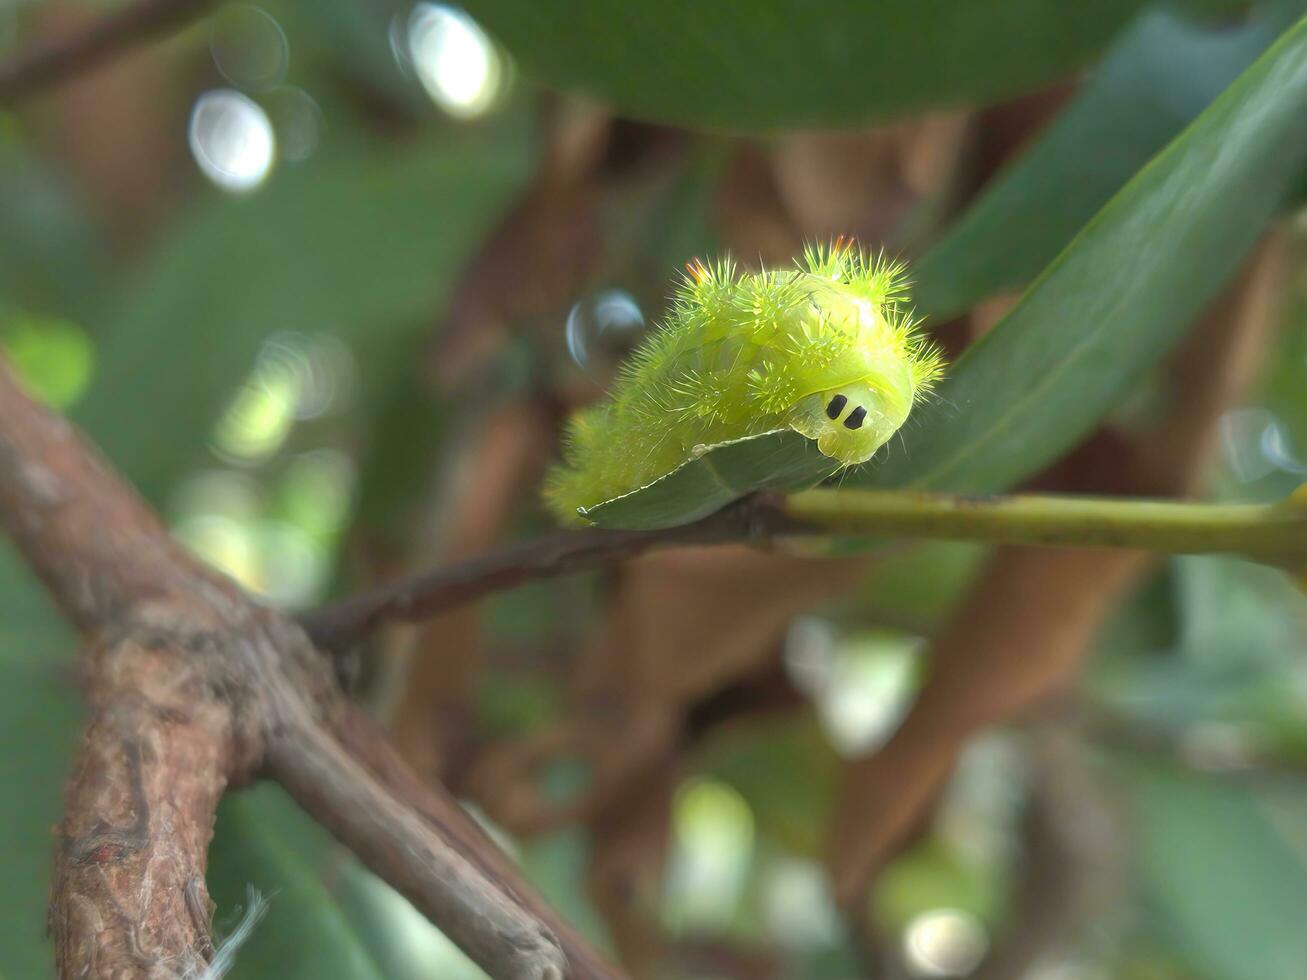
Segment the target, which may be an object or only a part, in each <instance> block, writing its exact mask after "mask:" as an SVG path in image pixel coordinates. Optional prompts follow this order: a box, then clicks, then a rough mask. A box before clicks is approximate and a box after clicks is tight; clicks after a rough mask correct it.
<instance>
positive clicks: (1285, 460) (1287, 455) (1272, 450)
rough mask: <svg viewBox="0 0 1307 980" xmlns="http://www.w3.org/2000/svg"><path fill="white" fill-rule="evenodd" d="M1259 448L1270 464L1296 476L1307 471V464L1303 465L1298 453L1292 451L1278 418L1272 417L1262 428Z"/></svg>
mask: <svg viewBox="0 0 1307 980" xmlns="http://www.w3.org/2000/svg"><path fill="white" fill-rule="evenodd" d="M1261 448H1262V455H1263V456H1265V457H1266V461H1267V462H1268V463H1270V464H1271V465H1272V466H1275V467H1276V468H1278V469H1281V470H1284V471H1285V472H1286V473H1293V474H1296V475H1298V476H1302V475H1303V474H1305V473H1307V465H1304V463H1303V461H1302V460H1301V459H1300V458H1299V457H1298V454H1297V453H1295V452H1294V450H1293V446H1292V445H1290V443H1289V436H1288V435H1287V434H1286V433H1285V431H1284V426H1283V425H1281V424H1280V420H1279V419H1276V418H1272V419H1271V421H1270V423H1269V424H1267V426H1266V428H1265V429H1263V430H1262V439H1261Z"/></svg>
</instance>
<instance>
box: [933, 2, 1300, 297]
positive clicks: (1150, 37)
mask: <svg viewBox="0 0 1307 980" xmlns="http://www.w3.org/2000/svg"><path fill="white" fill-rule="evenodd" d="M1290 8H1292V9H1294V10H1298V11H1301V9H1302V3H1301V2H1298V0H1293V2H1291V3H1288V4H1285V3H1281V4H1278V5H1277V6H1276V7H1274V8H1272V9H1263V10H1261V11H1260V12H1259V16H1258V17H1256V18H1255V19H1253V20H1250V21H1249V22H1248V23H1246V24H1242V25H1240V26H1238V27H1233V28H1231V27H1221V28H1217V27H1210V26H1205V25H1201V24H1197V23H1194V22H1192V21H1188V20H1185V19H1182V18H1180V17H1177V16H1176V15H1175V14H1172V13H1169V12H1165V11H1155V12H1151V13H1149V14H1148V15H1146V16H1144V17H1143V18H1141V19H1140V21H1139V22H1138V23H1137V24H1136V25H1135V26H1134V27H1133V28H1132V29H1131V30H1130V31H1129V32H1128V33H1127V34H1126V35H1125V36H1124V37H1123V38H1122V39H1121V40H1120V41H1119V42H1118V43H1117V44H1116V45H1114V47H1113V49H1112V51H1111V52H1110V53H1109V54H1108V56H1107V57H1106V58H1105V59H1104V60H1103V64H1102V66H1101V67H1100V68H1099V69H1098V70H1097V71H1096V72H1095V74H1094V77H1093V78H1092V79H1091V80H1090V81H1089V82H1088V83H1087V84H1086V85H1085V87H1084V88H1083V89H1082V91H1081V92H1080V93H1079V94H1078V95H1077V96H1076V98H1075V100H1074V101H1073V102H1072V103H1071V104H1070V105H1068V106H1067V108H1066V109H1065V110H1064V111H1063V112H1062V113H1061V114H1060V115H1059V116H1058V118H1057V121H1056V122H1055V123H1053V125H1052V126H1051V127H1050V128H1049V129H1048V131H1047V132H1045V133H1044V134H1042V135H1041V136H1040V138H1039V140H1038V142H1036V143H1035V145H1034V146H1033V147H1032V148H1031V149H1030V150H1029V151H1028V152H1026V153H1025V154H1024V155H1023V156H1022V157H1021V158H1020V159H1019V160H1017V161H1016V162H1015V163H1014V164H1013V165H1012V166H1010V167H1009V168H1008V169H1007V170H1006V171H1004V172H1003V173H1002V174H1001V175H1000V176H999V177H998V178H996V179H995V181H994V182H993V183H992V184H991V185H990V186H989V188H988V189H987V190H986V191H985V193H984V194H983V195H982V196H981V197H980V199H979V200H978V201H977V202H976V203H975V204H973V205H972V206H971V208H970V209H969V210H968V211H967V213H966V214H965V215H963V216H962V218H961V219H960V220H959V221H958V222H957V223H956V224H955V225H954V226H953V227H952V228H951V229H950V230H949V232H948V234H947V235H945V236H944V238H943V239H941V240H940V241H939V242H938V243H937V244H936V245H935V246H934V247H933V248H932V249H931V250H930V251H929V252H927V253H926V254H925V255H924V256H923V257H922V259H921V261H920V262H919V263H917V265H916V266H915V268H914V269H913V275H914V278H915V280H916V286H915V288H914V289H913V299H914V301H915V302H916V305H917V308H918V310H920V311H921V312H922V313H924V314H926V315H928V316H930V317H932V318H940V317H948V316H953V315H955V314H958V313H961V312H963V311H965V310H967V309H968V308H970V307H971V306H972V305H973V304H975V303H976V302H977V301H979V300H982V299H985V298H986V297H989V296H992V295H993V294H995V293H998V292H1000V291H1003V290H1007V289H1015V288H1019V287H1022V286H1025V285H1026V284H1027V283H1029V282H1030V280H1032V279H1033V278H1034V277H1035V276H1037V275H1038V274H1039V272H1040V270H1041V269H1043V268H1044V266H1046V265H1047V264H1048V263H1049V262H1051V261H1052V260H1053V258H1054V257H1056V255H1057V253H1058V252H1060V251H1061V250H1062V249H1063V248H1064V247H1065V246H1066V244H1067V243H1068V242H1069V241H1071V239H1072V238H1074V237H1075V234H1076V232H1078V231H1079V230H1080V229H1081V227H1083V226H1084V224H1085V222H1087V221H1088V220H1089V219H1090V218H1091V217H1093V215H1094V212H1096V211H1097V210H1098V209H1099V208H1101V207H1102V206H1103V205H1104V204H1106V203H1107V202H1108V201H1109V200H1110V199H1111V197H1112V195H1113V194H1115V193H1116V192H1117V191H1118V190H1120V189H1121V187H1122V186H1123V185H1124V184H1125V183H1126V181H1127V180H1129V179H1130V177H1131V176H1132V175H1133V174H1134V173H1135V171H1137V170H1138V169H1139V168H1140V167H1142V166H1143V165H1144V164H1145V163H1147V162H1148V160H1149V158H1150V157H1152V156H1153V155H1154V154H1155V153H1157V152H1158V151H1159V150H1161V149H1162V148H1163V147H1165V146H1166V144H1167V143H1168V142H1169V141H1170V140H1171V139H1172V138H1174V137H1175V136H1176V134H1177V133H1179V132H1180V130H1181V129H1183V128H1184V127H1185V126H1186V125H1188V124H1189V123H1190V122H1191V121H1192V120H1193V119H1194V117H1196V116H1197V115H1198V114H1199V113H1200V112H1201V111H1202V110H1203V109H1204V108H1206V107H1207V105H1208V104H1210V103H1211V101H1212V100H1213V99H1214V98H1216V97H1217V96H1218V95H1219V94H1220V93H1221V91H1222V90H1223V89H1224V88H1226V86H1228V85H1229V84H1230V83H1231V82H1233V81H1234V80H1235V78H1237V77H1238V75H1239V73H1240V72H1241V71H1243V70H1244V69H1245V68H1247V67H1248V65H1250V64H1251V63H1252V62H1253V61H1254V60H1255V59H1256V58H1257V56H1258V55H1260V54H1261V53H1262V52H1263V51H1264V50H1266V48H1267V46H1268V45H1270V43H1271V42H1272V41H1274V40H1275V38H1276V36H1277V35H1278V34H1279V32H1280V31H1282V30H1283V29H1284V28H1285V27H1286V26H1288V24H1289V23H1290V22H1291V20H1292V15H1291V13H1290Z"/></svg>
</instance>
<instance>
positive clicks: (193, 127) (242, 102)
mask: <svg viewBox="0 0 1307 980" xmlns="http://www.w3.org/2000/svg"><path fill="white" fill-rule="evenodd" d="M190 144H191V153H192V154H193V155H194V156H195V162H196V163H197V164H199V167H200V171H201V172H202V173H203V174H204V176H206V177H208V178H209V180H211V181H213V183H215V184H217V185H218V186H219V187H221V188H222V189H223V190H225V191H230V192H232V193H237V194H239V193H244V192H246V191H251V190H253V189H254V188H256V187H258V186H259V185H260V184H261V183H263V181H264V179H265V178H266V177H267V176H268V172H269V171H270V170H271V169H272V160H273V156H274V153H275V146H276V143H275V140H274V138H273V133H272V123H271V121H270V120H269V119H268V116H267V113H265V112H264V111H263V109H261V108H260V107H259V106H258V105H257V104H256V103H255V102H252V101H251V100H250V99H248V98H247V97H245V96H244V95H241V93H239V92H235V91H233V90H231V89H218V90H216V91H212V92H205V93H204V94H203V95H201V96H200V97H199V98H198V99H197V100H196V101H195V108H194V109H193V110H192V111H191V124H190Z"/></svg>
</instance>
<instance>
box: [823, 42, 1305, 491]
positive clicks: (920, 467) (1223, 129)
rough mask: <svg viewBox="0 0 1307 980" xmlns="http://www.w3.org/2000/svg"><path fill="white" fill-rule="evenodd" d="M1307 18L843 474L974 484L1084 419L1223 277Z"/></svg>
mask: <svg viewBox="0 0 1307 980" xmlns="http://www.w3.org/2000/svg"><path fill="white" fill-rule="evenodd" d="M1305 117H1307V22H1300V23H1299V24H1298V25H1296V26H1295V27H1294V28H1292V29H1291V30H1290V31H1288V32H1287V33H1286V34H1285V35H1284V36H1283V37H1282V38H1281V39H1280V40H1279V41H1278V42H1277V43H1276V44H1275V45H1274V46H1273V47H1272V48H1271V49H1270V50H1269V51H1267V52H1266V54H1264V55H1263V56H1262V57H1261V58H1260V59H1258V61H1257V62H1256V63H1255V64H1254V65H1253V66H1252V67H1251V68H1249V69H1248V71H1246V72H1245V73H1244V74H1243V75H1242V76H1240V78H1239V79H1238V81H1236V82H1235V83H1234V84H1233V85H1232V86H1230V88H1229V89H1227V90H1226V91H1225V93H1223V94H1222V95H1221V97H1220V98H1219V99H1218V100H1217V101H1216V102H1215V103H1213V104H1212V106H1211V107H1210V108H1208V109H1207V110H1206V111H1205V112H1204V113H1203V114H1202V115H1201V116H1200V117H1199V118H1198V119H1197V120H1196V121H1195V123H1194V124H1193V125H1192V126H1190V127H1189V128H1188V129H1187V130H1185V132H1184V133H1183V134H1182V135H1181V136H1180V137H1178V138H1177V139H1176V140H1175V141H1174V142H1173V143H1171V145H1170V146H1168V147H1167V148H1166V150H1165V151H1163V152H1162V153H1161V154H1159V155H1158V156H1157V157H1156V158H1154V159H1153V160H1152V161H1151V162H1150V163H1149V164H1148V165H1147V166H1146V167H1144V169H1143V170H1141V171H1140V172H1139V174H1138V175H1136V176H1135V178H1134V179H1133V180H1131V181H1130V183H1129V184H1128V185H1127V186H1126V187H1125V188H1124V189H1123V190H1122V191H1121V192H1120V193H1119V194H1118V195H1116V197H1114V198H1113V199H1112V201H1111V202H1110V203H1109V204H1108V205H1107V206H1106V207H1105V208H1104V209H1103V210H1102V211H1100V212H1099V214H1098V215H1097V216H1096V217H1095V218H1094V220H1093V221H1092V222H1091V223H1090V224H1089V225H1088V226H1086V227H1085V229H1084V230H1083V231H1082V232H1081V233H1080V234H1079V235H1078V236H1077V237H1076V239H1075V240H1074V241H1073V242H1072V243H1071V244H1070V245H1069V246H1068V247H1067V249H1066V250H1065V251H1064V252H1063V253H1062V254H1061V255H1060V256H1059V257H1058V258H1057V260H1056V261H1055V262H1054V263H1053V264H1052V265H1051V266H1049V267H1048V269H1047V270H1045V272H1044V273H1043V275H1042V276H1041V277H1040V278H1039V279H1038V280H1037V281H1036V282H1035V283H1034V284H1033V285H1032V286H1031V287H1030V289H1029V290H1027V292H1026V293H1025V295H1024V296H1023V297H1022V299H1021V301H1020V302H1019V303H1018V305H1017V306H1016V307H1015V308H1014V309H1013V310H1012V312H1011V313H1009V314H1008V316H1006V317H1005V318H1004V319H1003V320H1002V321H1001V322H1000V323H999V324H998V325H997V326H996V327H995V328H994V329H993V330H991V331H990V332H989V333H988V334H987V335H986V336H985V337H984V338H983V339H982V340H981V341H980V342H978V343H977V344H975V345H973V347H972V348H971V349H970V350H968V352H967V353H966V354H965V355H964V356H963V357H962V358H961V359H960V360H959V361H958V362H957V364H956V365H955V366H954V367H953V369H952V372H951V376H950V377H949V378H948V379H947V380H946V381H945V383H944V384H943V385H942V386H941V388H940V391H939V396H938V398H937V400H936V401H934V402H933V403H931V404H929V405H926V406H924V408H923V409H921V410H919V411H918V412H917V413H915V414H914V417H913V418H912V419H910V420H909V422H908V426H907V431H906V433H905V435H906V441H907V450H906V451H899V452H895V453H893V454H891V455H890V456H889V457H888V458H887V459H886V460H885V461H884V462H882V463H879V464H873V465H871V466H868V467H866V468H865V469H863V470H861V471H859V472H858V473H854V474H851V475H850V476H849V477H848V481H847V482H848V483H849V484H851V485H860V486H866V485H874V486H917V487H937V488H948V489H953V490H973V491H985V490H994V489H999V488H1002V487H1005V486H1008V485H1010V484H1012V483H1014V482H1016V481H1018V480H1020V479H1022V478H1023V477H1026V476H1028V475H1030V474H1031V473H1034V472H1036V471H1037V470H1038V469H1039V468H1040V467H1042V466H1045V465H1047V464H1048V463H1050V462H1052V461H1053V460H1054V459H1056V458H1057V456H1058V455H1059V454H1060V453H1062V452H1063V451H1065V450H1066V448H1067V447H1068V446H1070V445H1072V444H1073V443H1074V442H1075V441H1076V440H1077V439H1079V438H1080V437H1082V436H1083V435H1084V434H1085V433H1086V432H1088V431H1089V430H1090V429H1091V428H1092V427H1093V426H1094V424H1095V423H1097V422H1098V421H1099V420H1100V419H1101V418H1102V417H1103V416H1104V415H1106V414H1107V413H1108V412H1109V411H1110V410H1111V408H1112V407H1113V405H1115V404H1116V403H1117V401H1118V400H1119V399H1120V398H1121V397H1122V396H1123V394H1124V393H1125V392H1126V391H1127V390H1128V388H1129V386H1130V385H1131V384H1132V383H1133V382H1135V381H1136V380H1137V379H1138V378H1139V377H1140V376H1141V375H1142V374H1143V373H1144V372H1145V371H1146V370H1147V369H1148V368H1150V367H1151V366H1153V365H1154V364H1155V363H1156V362H1157V361H1158V359H1159V358H1160V357H1161V356H1162V355H1163V354H1164V353H1165V352H1166V351H1167V350H1168V349H1169V348H1170V347H1171V346H1172V345H1173V344H1175V343H1176V341H1178V340H1179V339H1180V337H1181V336H1183V334H1184V332H1185V330H1186V329H1187V328H1188V327H1189V325H1190V324H1191V323H1192V321H1193V320H1194V318H1195V317H1196V316H1197V315H1198V313H1199V312H1201V311H1202V309H1203V307H1204V306H1205V305H1206V304H1207V302H1208V301H1209V300H1210V299H1212V297H1213V296H1214V295H1215V294H1216V293H1217V291H1218V290H1220V289H1221V287H1222V286H1223V285H1224V284H1225V283H1226V282H1227V281H1228V280H1229V279H1230V277H1231V275H1232V273H1233V272H1234V271H1235V270H1236V269H1237V268H1238V266H1239V264H1240V262H1241V261H1242V260H1243V258H1244V257H1245V256H1246V255H1247V254H1248V252H1249V250H1250V248H1251V247H1252V246H1253V244H1254V243H1255V242H1256V241H1257V239H1258V237H1259V236H1260V235H1261V232H1262V230H1263V228H1264V227H1265V226H1266V224H1267V222H1268V221H1269V220H1270V219H1271V217H1272V216H1273V215H1274V213H1275V211H1276V209H1277V207H1278V206H1279V204H1280V202H1281V201H1282V200H1283V199H1284V197H1285V195H1286V193H1287V192H1288V191H1289V190H1290V188H1291V186H1292V184H1293V182H1294V180H1295V178H1296V176H1297V174H1298V173H1299V172H1300V170H1301V169H1302V166H1303V161H1304V158H1307V126H1304V125H1303V119H1304V118H1305Z"/></svg>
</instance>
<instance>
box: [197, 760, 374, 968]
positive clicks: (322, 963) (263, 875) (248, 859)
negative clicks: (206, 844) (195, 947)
mask: <svg viewBox="0 0 1307 980" xmlns="http://www.w3.org/2000/svg"><path fill="white" fill-rule="evenodd" d="M331 856H332V845H331V840H330V838H329V837H327V835H326V833H325V832H324V831H323V830H322V829H321V828H319V827H317V826H315V825H314V824H313V822H312V821H310V820H309V819H308V818H307V817H305V816H304V815H303V814H301V813H300V812H299V811H298V810H296V809H295V807H294V804H292V803H290V801H289V800H287V799H286V798H285V797H284V796H283V795H282V794H281V793H280V792H279V791H277V790H276V789H274V788H273V787H270V786H268V787H260V788H258V789H257V790H251V791H250V792H248V793H245V794H242V795H240V796H237V797H233V798H230V799H228V800H226V801H224V803H223V804H222V807H221V809H220V810H219V815H218V824H217V828H216V831H215V835H214V840H213V845H212V847H211V848H210V851H209V875H208V877H209V887H210V889H211V891H212V894H213V899H214V902H215V903H216V905H217V912H216V913H215V917H214V922H215V926H216V928H217V931H218V932H219V937H220V938H221V937H222V936H223V935H230V934H231V933H232V932H233V931H234V930H235V928H236V926H237V923H238V922H239V920H240V917H241V915H242V914H244V913H245V912H247V911H248V908H249V904H250V898H249V896H250V890H251V889H253V891H254V892H256V893H257V894H258V895H260V896H261V897H262V898H263V899H264V900H266V901H267V906H266V909H267V911H266V914H265V916H264V917H263V918H262V919H261V920H260V921H259V922H258V923H257V924H256V925H255V926H254V929H253V931H252V932H251V933H250V936H249V939H248V940H247V941H246V942H245V943H244V945H243V946H242V947H241V948H240V951H239V953H238V955H237V956H236V959H235V969H234V970H233V971H232V973H231V974H230V976H231V977H232V978H233V980H240V978H249V980H256V978H257V980H262V978H265V977H279V978H284V980H298V978H303V980H310V978H312V980H316V978H318V977H333V978H336V977H339V978H340V980H382V977H383V974H382V972H381V971H380V970H379V969H378V967H377V964H376V963H375V962H374V961H373V960H372V958H371V956H370V955H369V953H368V951H367V949H366V948H365V946H364V944H363V942H362V940H361V939H360V938H359V936H358V935H357V934H356V932H355V929H354V927H353V926H352V924H351V923H350V922H349V920H348V919H347V918H346V917H345V915H344V913H343V912H342V910H341V907H340V904H339V900H338V898H337V896H336V895H334V894H333V893H332V891H331V890H329V889H328V887H327V884H326V881H325V880H324V878H325V876H326V875H327V873H328V872H329V871H330V868H329V865H330V863H331ZM339 863H340V865H341V867H340V868H339V869H337V870H343V868H344V865H345V863H346V862H345V860H344V859H342V860H341V861H340V862H339Z"/></svg>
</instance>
